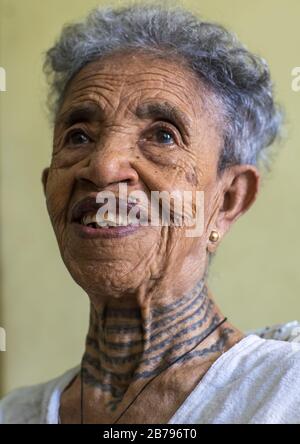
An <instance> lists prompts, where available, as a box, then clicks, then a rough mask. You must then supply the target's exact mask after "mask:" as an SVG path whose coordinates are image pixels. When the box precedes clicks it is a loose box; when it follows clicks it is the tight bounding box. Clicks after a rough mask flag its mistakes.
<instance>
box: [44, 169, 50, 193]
mask: <svg viewBox="0 0 300 444" xmlns="http://www.w3.org/2000/svg"><path fill="white" fill-rule="evenodd" d="M48 175H49V167H47V168H45V169H44V170H43V172H42V184H43V189H44V194H45V195H46V188H47V180H48Z"/></svg>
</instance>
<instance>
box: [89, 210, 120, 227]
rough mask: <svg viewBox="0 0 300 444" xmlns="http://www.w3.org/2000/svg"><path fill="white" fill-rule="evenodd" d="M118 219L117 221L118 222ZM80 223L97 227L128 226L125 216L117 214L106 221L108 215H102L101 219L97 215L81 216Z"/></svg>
mask: <svg viewBox="0 0 300 444" xmlns="http://www.w3.org/2000/svg"><path fill="white" fill-rule="evenodd" d="M118 219H119V220H118ZM81 223H82V224H83V225H88V224H92V223H96V224H97V225H98V226H99V227H105V226H111V227H117V226H118V225H128V221H127V218H126V216H125V217H124V216H123V215H121V214H119V215H118V216H117V215H111V217H110V219H108V213H107V212H106V213H105V214H104V217H103V219H102V218H101V217H100V216H97V213H93V214H91V213H89V214H86V215H85V216H83V218H82V220H81Z"/></svg>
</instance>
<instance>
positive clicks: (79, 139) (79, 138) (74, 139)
mask: <svg viewBox="0 0 300 444" xmlns="http://www.w3.org/2000/svg"><path fill="white" fill-rule="evenodd" d="M90 141H91V139H90V138H89V137H88V136H87V135H86V134H85V133H84V132H83V131H74V132H72V133H71V134H70V135H69V136H68V142H69V143H70V144H71V145H85V144H87V143H90Z"/></svg>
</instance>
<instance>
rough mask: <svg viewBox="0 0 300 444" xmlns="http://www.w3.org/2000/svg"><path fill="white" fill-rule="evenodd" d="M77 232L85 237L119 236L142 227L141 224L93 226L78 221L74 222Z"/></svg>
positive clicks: (107, 237) (109, 237) (126, 234)
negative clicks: (107, 226)
mask: <svg viewBox="0 0 300 444" xmlns="http://www.w3.org/2000/svg"><path fill="white" fill-rule="evenodd" d="M72 226H73V227H74V229H75V232H76V234H77V235H78V236H79V237H82V238H84V239H98V238H106V239H111V238H118V237H124V236H128V235H129V234H132V233H134V232H135V231H137V230H139V229H140V228H141V225H127V226H119V227H112V228H106V227H104V228H92V227H88V226H86V225H82V224H80V223H78V222H72Z"/></svg>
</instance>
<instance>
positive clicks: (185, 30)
mask: <svg viewBox="0 0 300 444" xmlns="http://www.w3.org/2000/svg"><path fill="white" fill-rule="evenodd" d="M128 49H129V50H137V49H142V50H145V51H150V52H154V53H155V54H157V55H158V56H159V57H161V56H163V57H164V56H166V57H168V56H170V55H174V54H175V55H178V56H181V58H182V57H183V58H184V60H185V61H186V63H187V66H189V67H190V68H191V69H192V70H193V72H195V73H196V75H197V76H198V77H199V79H200V80H201V81H202V82H204V83H205V84H206V85H207V86H208V87H209V88H210V90H211V91H212V92H213V93H214V95H215V96H216V97H217V98H218V100H219V102H221V104H222V107H221V108H222V113H223V115H224V116H225V124H223V128H222V131H223V137H224V144H223V149H222V152H221V156H220V160H219V170H220V171H221V170H223V169H224V168H226V167H228V166H230V165H234V164H253V165H257V164H259V163H261V161H262V162H263V163H264V164H265V165H268V158H269V150H267V148H268V147H269V146H270V145H271V144H272V143H273V142H274V140H275V138H276V137H277V135H278V133H279V129H280V125H281V120H282V119H281V116H282V113H281V111H280V110H279V107H277V105H276V104H275V103H274V98H273V87H272V82H271V79H270V73H269V68H268V65H267V63H266V62H265V60H264V59H262V58H260V57H258V56H256V55H254V54H252V53H250V52H249V51H248V50H247V49H246V48H245V47H244V46H243V45H242V44H241V43H240V42H239V41H238V39H237V38H236V36H235V35H234V34H232V33H230V32H228V31H227V30H226V29H224V28H223V27H222V26H220V25H218V24H214V23H208V22H205V21H202V20H201V19H199V18H198V17H196V16H195V15H194V14H192V13H191V12H189V11H187V10H185V9H183V8H182V7H180V6H177V5H176V6H167V7H166V6H165V7H163V6H159V5H158V4H157V3H152V4H134V5H130V6H126V7H122V8H116V9H114V8H111V7H105V8H98V9H95V10H93V11H92V12H91V13H90V14H89V15H88V17H87V18H86V19H85V20H84V21H82V22H79V23H75V24H70V25H66V26H65V27H64V28H63V31H62V33H61V36H60V38H59V40H58V41H57V42H56V44H55V45H54V46H53V47H52V48H51V49H49V50H48V51H47V53H46V59H45V64H44V70H45V73H46V75H47V76H48V81H49V83H50V95H49V98H50V101H49V107H50V109H51V110H52V112H53V114H54V116H55V115H56V114H57V112H58V111H59V108H60V106H61V104H62V102H63V99H64V94H65V91H66V88H67V86H68V84H69V82H70V80H71V79H72V78H73V77H74V75H75V74H76V73H78V71H80V69H81V68H83V67H84V66H85V65H86V64H87V63H89V62H92V61H94V60H96V59H98V58H100V57H103V56H104V55H110V54H112V53H113V52H115V51H124V50H128Z"/></svg>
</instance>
